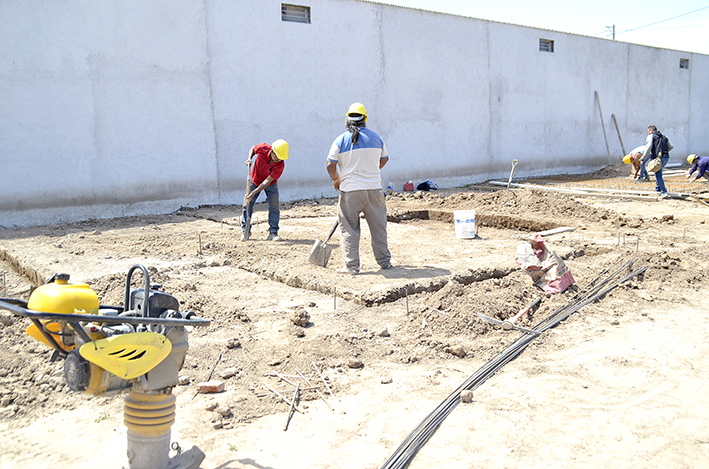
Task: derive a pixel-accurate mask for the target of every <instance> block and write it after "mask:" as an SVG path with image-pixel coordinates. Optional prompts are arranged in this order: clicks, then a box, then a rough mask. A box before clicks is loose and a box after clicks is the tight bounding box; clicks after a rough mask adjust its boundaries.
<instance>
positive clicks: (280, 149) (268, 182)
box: [241, 139, 288, 241]
mask: <svg viewBox="0 0 709 469" xmlns="http://www.w3.org/2000/svg"><path fill="white" fill-rule="evenodd" d="M254 158H255V161H254V164H253V167H252V168H251V173H250V175H249V178H250V181H249V187H248V189H247V190H248V192H247V193H246V196H245V197H244V208H243V212H242V217H241V231H242V232H243V234H242V235H241V240H242V241H248V240H249V237H250V236H251V226H250V221H251V214H252V213H253V211H254V204H255V203H256V199H258V194H259V193H260V192H261V191H264V192H265V193H266V199H267V200H268V238H266V239H267V240H269V241H280V240H281V237H280V236H278V222H279V221H280V218H281V211H280V209H279V207H278V178H280V177H281V174H283V169H284V168H285V166H286V165H285V163H284V161H285V160H287V159H288V142H286V141H285V140H283V139H278V140H276V141H275V142H273V143H272V144H271V145H267V144H265V143H259V144H258V145H254V146H253V147H251V150H249V158H248V159H247V160H246V164H247V165H251V162H252V160H254ZM247 220H248V222H247ZM247 223H248V224H249V225H248V226H247Z"/></svg>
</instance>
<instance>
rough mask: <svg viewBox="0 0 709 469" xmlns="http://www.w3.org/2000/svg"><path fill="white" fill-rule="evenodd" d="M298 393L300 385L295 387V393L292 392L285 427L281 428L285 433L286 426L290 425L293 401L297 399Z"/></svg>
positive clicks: (293, 406)
mask: <svg viewBox="0 0 709 469" xmlns="http://www.w3.org/2000/svg"><path fill="white" fill-rule="evenodd" d="M298 391H300V383H298V385H297V386H296V387H295V391H293V400H292V401H291V403H290V409H289V410H288V419H287V420H286V426H285V427H283V431H284V432H285V431H286V430H288V424H289V423H290V419H291V417H292V416H293V409H294V408H295V399H296V398H297V397H298Z"/></svg>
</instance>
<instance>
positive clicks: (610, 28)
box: [606, 25, 615, 41]
mask: <svg viewBox="0 0 709 469" xmlns="http://www.w3.org/2000/svg"><path fill="white" fill-rule="evenodd" d="M606 29H607V30H608V31H611V32H612V33H613V40H614V41H615V25H613V26H606Z"/></svg>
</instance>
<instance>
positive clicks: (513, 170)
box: [507, 160, 517, 190]
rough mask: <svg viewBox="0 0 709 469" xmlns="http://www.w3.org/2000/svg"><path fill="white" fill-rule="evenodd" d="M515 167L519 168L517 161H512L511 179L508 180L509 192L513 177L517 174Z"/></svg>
mask: <svg viewBox="0 0 709 469" xmlns="http://www.w3.org/2000/svg"><path fill="white" fill-rule="evenodd" d="M515 166H517V160H512V171H510V178H509V179H508V180H507V190H510V184H511V183H512V175H513V174H514V173H515Z"/></svg>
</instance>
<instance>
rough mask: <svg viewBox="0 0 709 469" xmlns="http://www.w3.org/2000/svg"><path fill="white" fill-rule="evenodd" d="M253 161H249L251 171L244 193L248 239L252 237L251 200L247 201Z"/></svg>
mask: <svg viewBox="0 0 709 469" xmlns="http://www.w3.org/2000/svg"><path fill="white" fill-rule="evenodd" d="M250 189H251V161H250V160H249V170H248V171H247V172H246V192H244V210H246V222H245V223H244V235H245V236H246V239H249V238H250V237H251V215H252V212H249V203H251V201H250V200H246V196H247V195H248V194H249V192H251V190H250Z"/></svg>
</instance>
